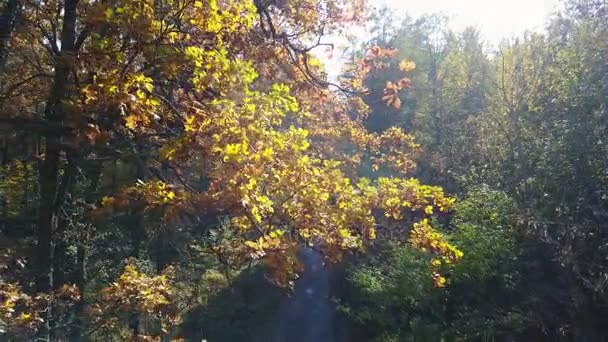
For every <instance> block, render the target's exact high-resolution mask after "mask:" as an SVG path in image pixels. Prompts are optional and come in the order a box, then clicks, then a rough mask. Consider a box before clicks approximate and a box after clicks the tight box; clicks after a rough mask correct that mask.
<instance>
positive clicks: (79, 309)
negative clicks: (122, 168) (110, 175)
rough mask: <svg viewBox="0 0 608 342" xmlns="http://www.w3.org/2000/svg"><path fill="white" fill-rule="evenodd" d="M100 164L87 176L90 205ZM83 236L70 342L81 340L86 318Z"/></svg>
mask: <svg viewBox="0 0 608 342" xmlns="http://www.w3.org/2000/svg"><path fill="white" fill-rule="evenodd" d="M101 170H102V166H101V164H99V165H95V166H94V167H93V169H92V170H91V172H90V173H89V175H88V178H89V181H90V183H89V186H88V187H87V189H86V194H85V202H86V203H87V204H92V203H94V202H95V201H96V200H97V197H98V196H97V187H98V185H99V177H100V176H101ZM84 234H85V236H80V237H79V239H78V240H79V241H78V247H77V252H76V267H75V268H76V271H75V273H74V282H75V284H76V286H77V287H78V289H79V290H80V295H81V299H80V301H79V302H78V303H76V305H75V306H74V324H73V327H72V331H71V334H70V335H71V337H70V341H80V340H81V339H82V331H83V327H84V326H85V321H86V317H85V314H84V308H85V305H84V303H85V290H86V289H85V287H86V282H87V268H86V260H87V244H88V242H89V241H88V240H89V236H88V234H87V232H84Z"/></svg>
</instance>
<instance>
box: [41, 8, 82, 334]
mask: <svg viewBox="0 0 608 342" xmlns="http://www.w3.org/2000/svg"><path fill="white" fill-rule="evenodd" d="M77 4H78V0H65V4H64V5H65V6H64V17H63V27H62V33H61V49H62V50H61V53H60V55H59V56H57V59H56V60H57V62H56V65H55V75H54V79H53V86H52V88H51V92H50V95H49V99H48V101H47V105H46V109H45V117H46V119H47V120H48V121H50V122H52V123H59V124H60V123H62V122H63V119H64V117H65V113H64V108H63V102H64V100H65V99H66V97H67V96H66V93H67V92H68V90H69V88H68V81H69V75H70V69H71V65H70V60H71V58H72V56H73V54H74V40H75V36H76V5H77ZM44 138H45V151H44V159H43V161H42V163H41V166H40V177H39V182H40V205H39V209H38V248H37V252H38V254H37V266H38V272H37V276H38V277H37V278H38V279H37V287H38V291H40V292H45V293H49V292H50V291H51V290H52V288H53V257H54V255H53V254H54V241H53V234H54V233H55V232H56V231H57V228H58V215H57V213H58V211H59V209H60V208H61V206H62V205H63V200H64V199H63V196H58V195H59V193H58V190H59V181H58V176H59V169H60V163H61V157H60V153H61V146H60V143H61V136H59V135H57V134H54V133H47V134H46V135H45V137H44ZM52 317H53V316H52V308H51V307H48V308H46V311H45V316H44V318H43V319H44V324H43V326H42V328H41V329H40V338H42V339H45V340H47V341H50V340H51V338H52V336H51V321H52Z"/></svg>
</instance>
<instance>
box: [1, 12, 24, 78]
mask: <svg viewBox="0 0 608 342" xmlns="http://www.w3.org/2000/svg"><path fill="white" fill-rule="evenodd" d="M20 6H21V1H20V0H8V1H7V3H6V4H5V5H4V8H3V9H2V14H0V71H2V70H3V69H4V65H5V63H6V58H7V57H8V43H9V41H10V39H11V34H12V33H13V30H14V29H15V26H16V24H17V13H18V11H19V7H20Z"/></svg>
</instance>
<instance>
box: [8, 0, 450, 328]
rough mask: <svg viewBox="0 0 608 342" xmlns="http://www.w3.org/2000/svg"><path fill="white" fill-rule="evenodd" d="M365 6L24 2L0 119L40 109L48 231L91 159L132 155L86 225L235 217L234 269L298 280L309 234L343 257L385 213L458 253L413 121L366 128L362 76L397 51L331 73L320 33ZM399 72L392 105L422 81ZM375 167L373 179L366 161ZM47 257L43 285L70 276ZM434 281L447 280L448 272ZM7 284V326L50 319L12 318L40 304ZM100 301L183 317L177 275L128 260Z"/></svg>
mask: <svg viewBox="0 0 608 342" xmlns="http://www.w3.org/2000/svg"><path fill="white" fill-rule="evenodd" d="M58 9H60V10H58ZM363 9H364V5H363V4H362V3H361V2H360V1H346V0H342V1H315V0H306V1H279V2H276V4H274V5H271V4H264V2H263V1H232V0H224V1H218V0H210V1H192V0H165V1H152V0H134V1H132V0H128V1H127V0H124V1H123V0H113V1H85V0H81V1H76V0H66V1H45V2H38V1H24V4H23V6H22V9H21V14H20V15H21V21H20V24H19V25H18V26H17V27H16V29H15V32H14V34H13V35H12V36H11V40H10V48H11V51H14V53H11V55H10V58H9V59H8V60H7V65H6V69H5V71H3V72H2V73H1V74H0V82H1V86H0V91H1V94H2V95H1V96H0V104H1V106H2V107H1V108H2V109H1V112H0V115H1V116H2V119H3V120H8V121H9V122H10V121H11V120H15V122H16V120H21V121H23V122H26V123H28V124H32V123H34V122H35V120H38V118H39V117H40V116H41V115H42V120H44V123H45V125H46V126H45V127H46V128H45V129H44V130H40V131H37V132H36V133H37V134H40V137H41V139H42V140H43V142H44V144H43V146H42V150H41V151H39V152H40V154H39V155H38V156H37V158H39V159H40V160H42V163H43V165H44V167H43V168H42V169H41V176H40V180H39V182H40V184H41V186H40V188H41V189H42V191H47V192H48V191H51V192H52V194H49V196H46V197H45V196H42V197H41V198H40V204H39V205H40V213H42V214H40V215H41V216H40V217H39V220H40V222H41V224H44V227H47V228H45V229H46V230H45V229H42V230H41V234H43V233H44V232H45V231H47V233H48V229H50V230H51V231H57V230H59V229H61V228H60V227H59V226H55V225H56V222H57V217H60V216H61V215H62V211H61V210H60V209H61V207H62V206H63V205H64V204H65V201H67V200H64V199H66V198H68V199H69V198H72V194H71V193H70V191H71V190H70V189H71V188H70V187H69V186H67V185H66V186H64V185H63V181H62V179H61V177H68V176H69V177H76V176H73V175H72V172H74V170H78V169H79V168H85V167H89V164H87V163H91V162H93V163H94V164H95V165H96V167H100V168H101V170H100V172H98V173H97V175H98V177H99V174H102V176H103V175H104V172H105V171H104V168H109V167H108V165H111V164H112V163H115V164H114V165H116V163H118V162H119V161H120V162H121V163H130V164H132V165H134V168H135V169H137V175H136V177H134V178H135V179H131V180H130V181H129V182H124V183H123V184H121V186H119V187H118V188H116V189H114V190H113V191H111V192H109V191H106V192H105V193H104V194H103V196H98V197H97V198H92V199H87V200H86V203H84V204H82V203H81V204H79V205H81V206H82V207H83V208H86V210H84V213H83V214H82V216H81V217H83V218H84V219H85V220H88V224H89V225H88V226H87V227H90V226H92V225H99V224H103V221H104V220H108V219H111V218H112V217H113V216H119V215H124V214H125V213H129V214H136V215H140V216H141V217H143V218H144V221H142V222H144V226H145V227H144V231H151V230H153V229H154V228H153V227H156V226H158V225H169V226H171V225H183V224H188V223H190V222H192V221H193V217H197V216H203V215H215V216H227V217H229V221H230V224H231V227H232V228H231V229H233V239H232V240H231V241H229V242H228V244H229V245H228V246H230V247H226V246H221V245H218V246H215V247H214V251H216V252H217V253H219V254H222V253H231V254H232V256H231V257H230V258H226V260H231V262H230V263H232V264H233V265H230V266H231V267H233V268H239V267H243V266H245V265H247V264H252V263H253V264H256V263H258V262H259V263H261V264H263V265H264V266H265V267H267V268H268V270H269V271H270V274H271V279H272V280H273V281H274V282H275V283H276V284H277V285H280V286H284V287H289V286H291V285H292V284H293V281H294V280H295V279H296V278H297V276H298V272H300V270H301V265H300V264H299V261H298V259H297V256H296V252H297V250H298V248H300V247H301V246H302V245H308V246H310V247H312V248H315V249H318V250H319V251H321V252H322V253H323V254H324V255H325V258H326V261H327V262H337V261H339V260H341V259H342V257H343V256H344V254H345V253H347V252H349V251H353V250H365V248H366V247H367V246H369V244H370V243H372V242H373V240H374V239H375V238H376V237H377V234H378V233H377V231H378V228H379V226H401V227H402V228H405V230H404V231H407V230H408V229H409V228H408V227H411V225H412V223H414V222H417V221H419V222H418V223H415V224H414V230H413V231H412V234H411V236H409V237H408V235H407V234H403V236H402V240H403V241H405V240H408V239H409V240H411V242H412V243H413V245H414V246H417V247H420V248H427V249H429V250H430V251H432V252H434V253H436V254H437V255H438V259H437V260H442V261H445V262H456V261H458V259H460V257H462V252H460V251H458V250H457V249H456V248H455V247H453V246H451V245H449V244H448V243H447V242H445V241H443V239H442V236H441V235H440V234H439V233H437V232H435V231H434V230H433V229H432V228H430V226H429V225H428V220H427V218H428V217H430V216H433V215H435V214H440V213H445V212H446V211H448V210H449V209H450V206H451V205H452V203H453V202H454V199H453V198H451V197H449V196H447V195H445V194H444V193H443V191H442V190H441V188H439V187H434V186H428V185H424V184H421V183H420V182H419V181H418V180H416V179H412V178H409V177H408V176H407V175H408V173H409V172H410V171H411V170H413V169H414V168H415V166H416V164H415V161H414V158H415V157H416V155H417V154H418V153H419V150H420V147H419V146H418V145H417V144H416V143H415V142H414V140H413V138H412V137H411V136H409V135H408V134H407V133H406V132H404V131H403V130H401V129H399V128H391V129H389V130H387V131H385V132H382V133H371V132H368V131H367V130H366V129H365V127H364V125H363V123H362V120H364V118H365V117H366V111H367V108H366V106H365V105H364V104H363V103H362V101H361V99H360V97H359V96H360V95H362V94H365V93H366V90H365V89H364V88H363V87H362V82H361V80H362V78H363V77H364V76H365V75H366V73H367V72H369V71H371V70H374V69H375V68H382V67H383V66H384V64H383V63H386V62H385V61H384V60H385V59H386V58H387V57H390V56H394V55H395V53H396V51H395V50H392V49H385V48H381V47H378V46H372V47H370V48H369V53H368V54H367V56H366V57H365V58H364V59H363V60H362V61H360V62H358V63H356V64H355V65H354V66H353V69H352V70H351V73H352V75H353V77H351V78H349V79H348V80H344V81H343V82H341V83H340V84H332V83H331V82H327V81H326V80H323V79H322V78H321V77H320V76H319V75H320V74H321V72H322V67H321V64H320V63H319V62H318V60H316V59H315V57H314V56H313V55H312V53H311V48H309V47H308V45H307V44H306V42H310V41H311V40H313V41H314V40H315V39H316V37H322V36H323V34H325V33H327V32H328V31H330V30H332V29H335V28H336V27H338V26H339V25H346V24H349V23H353V22H357V21H358V20H360V15H361V11H362V10H363ZM329 18H331V20H328V19H329ZM42 37H44V38H42ZM313 38H315V39H313ZM320 41H321V38H319V40H318V42H319V43H318V45H319V44H321V43H320ZM18 52H19V53H18ZM399 67H400V69H401V70H402V72H403V73H404V74H403V75H402V77H401V78H400V79H396V80H395V81H394V82H389V83H388V84H387V85H386V89H385V91H384V94H377V96H378V98H381V99H382V100H383V101H385V102H386V104H387V105H389V106H392V107H394V108H399V107H400V105H401V100H400V99H399V97H398V94H399V92H401V91H407V90H408V89H410V88H412V84H411V81H410V80H409V79H408V78H407V73H408V72H411V71H412V70H413V69H414V68H415V64H414V63H413V62H410V61H403V62H401V64H400V65H399ZM41 109H42V112H40V111H41ZM126 156H128V157H126ZM365 165H372V169H373V170H374V171H373V174H372V175H365V176H366V177H364V175H363V174H362V173H361V171H360V170H361V168H362V167H363V166H365ZM17 167H20V168H23V167H29V166H21V165H20V164H14V166H7V167H5V168H4V169H3V170H6V171H5V172H7V173H9V174H10V175H11V176H10V177H12V178H10V179H11V180H12V182H14V183H15V184H20V182H22V178H23V176H19V177H21V178H19V177H18V176H12V175H13V174H14V173H15V172H16V170H17V169H16V168H17ZM108 172H109V171H108ZM381 172H384V173H381ZM386 172H389V174H391V176H389V177H387V176H386V174H387V173H386ZM382 175H384V176H382ZM84 177H85V178H86V177H91V176H88V174H85V176H84ZM201 178H204V179H205V184H204V185H202V186H201V185H200V184H197V182H198V181H199V180H200V179H201ZM87 181H88V182H92V180H91V179H89V178H87ZM69 182H70V181H68V183H69ZM93 184H94V183H93ZM7 186H10V184H9V185H7ZM15 195H16V196H17V195H19V192H15ZM57 199H59V202H54V201H57ZM62 200H64V202H62ZM49 201H50V202H49ZM149 217H152V218H153V219H149V220H145V218H149ZM47 224H48V226H47ZM91 231H92V233H88V234H89V235H87V236H92V235H93V234H94V233H93V230H91ZM49 236H52V237H51V238H49ZM55 236H56V235H52V234H51V233H48V234H47V235H40V236H39V245H40V246H43V247H44V246H46V247H44V248H41V249H40V253H42V254H44V253H49V251H50V248H54V246H55V243H58V242H59V240H57V239H58V238H57V237H55ZM45 251H46V252H45ZM42 254H41V255H40V256H39V257H40V258H42V259H41V260H43V259H44V258H45V257H48V255H46V256H45V255H42ZM235 254H237V255H236V256H235ZM49 255H51V254H49ZM41 266H42V267H41V270H40V272H39V273H40V274H39V276H38V277H39V283H40V284H43V285H39V289H40V290H41V291H48V290H50V287H53V286H57V285H58V284H51V285H49V283H48V282H49V276H48V273H49V272H52V270H50V269H49V266H48V265H47V266H44V265H43V264H41ZM51 278H52V277H51ZM436 282H437V286H445V278H443V276H436ZM44 284H46V285H44ZM1 288H2V289H3V290H2V293H3V294H2V301H3V303H4V306H5V307H6V308H5V309H3V310H4V311H0V314H1V315H2V320H3V321H4V320H5V319H6V320H11V321H14V322H21V323H22V324H21V323H19V324H20V325H32V324H33V323H30V322H36V321H39V320H40V321H44V320H45V319H47V318H45V317H42V316H38V315H37V314H36V313H28V311H23V312H21V313H19V314H18V318H17V319H16V320H15V318H14V315H17V311H14V309H13V307H14V306H15V305H16V304H14V303H17V302H19V301H22V302H28V303H29V302H32V301H33V299H31V298H30V297H27V295H25V294H22V293H21V292H20V289H19V287H18V286H17V285H12V284H8V283H6V284H5V283H2V287H1ZM89 298H98V300H93V303H94V304H91V306H90V307H89V310H88V312H89V314H91V315H92V316H93V317H95V320H96V322H98V323H99V324H100V325H102V326H104V327H106V328H108V327H112V326H113V325H115V324H118V322H117V321H118V320H119V318H120V317H123V316H124V315H125V314H126V313H129V314H137V315H145V316H150V317H152V318H153V319H157V320H158V321H160V322H161V324H162V326H163V329H164V330H165V331H167V330H168V329H169V327H170V326H172V325H175V324H177V323H178V321H179V320H178V317H177V316H178V313H177V311H176V309H175V304H174V303H173V300H174V296H173V290H172V281H171V276H170V275H167V274H165V273H163V274H160V275H147V274H145V273H142V272H140V270H138V268H137V267H136V266H135V264H134V263H132V262H130V263H128V264H127V265H126V267H125V269H124V271H123V272H122V273H121V274H120V275H118V278H117V280H116V281H115V282H113V283H112V284H109V285H108V286H106V287H104V288H103V289H101V290H100V292H99V293H92V294H90V296H89ZM96 301H98V302H96ZM32 305H33V304H32ZM32 328H35V327H34V326H32Z"/></svg>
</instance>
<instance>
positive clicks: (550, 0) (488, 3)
mask: <svg viewBox="0 0 608 342" xmlns="http://www.w3.org/2000/svg"><path fill="white" fill-rule="evenodd" d="M369 3H370V4H372V5H373V6H375V7H381V6H383V5H388V6H389V7H391V8H394V9H395V14H396V15H397V17H399V16H402V14H405V13H408V14H409V15H411V16H413V17H418V16H420V15H422V14H425V13H443V14H446V15H448V17H449V18H450V28H452V29H454V30H456V31H461V30H463V29H464V28H466V27H467V26H474V27H476V28H478V29H479V30H480V31H481V34H482V37H483V38H484V40H486V41H488V42H489V43H491V44H496V43H498V42H499V41H500V40H501V39H502V38H510V37H513V36H520V35H521V34H523V33H524V31H526V30H531V31H540V30H542V29H543V27H544V25H545V23H546V21H547V19H548V18H549V17H550V16H551V14H553V13H554V12H556V11H557V10H558V9H559V6H560V1H559V0H369Z"/></svg>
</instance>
